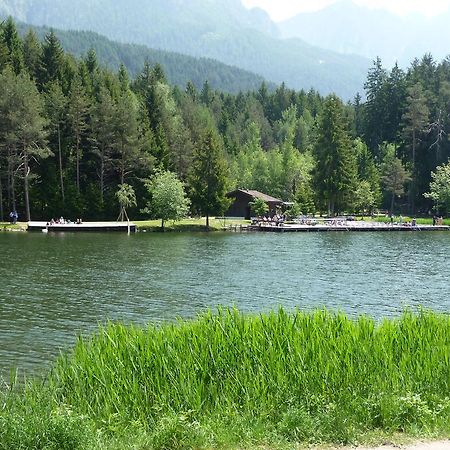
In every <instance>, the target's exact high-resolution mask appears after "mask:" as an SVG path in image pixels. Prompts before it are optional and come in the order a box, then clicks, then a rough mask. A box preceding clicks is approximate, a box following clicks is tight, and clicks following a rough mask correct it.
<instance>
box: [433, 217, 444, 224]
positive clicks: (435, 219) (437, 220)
mask: <svg viewBox="0 0 450 450" xmlns="http://www.w3.org/2000/svg"><path fill="white" fill-rule="evenodd" d="M443 223H444V218H443V217H442V216H441V217H437V216H433V226H436V225H442V224H443Z"/></svg>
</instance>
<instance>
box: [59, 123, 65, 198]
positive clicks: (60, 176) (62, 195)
mask: <svg viewBox="0 0 450 450" xmlns="http://www.w3.org/2000/svg"><path fill="white" fill-rule="evenodd" d="M58 156H59V181H60V185H61V198H62V203H63V207H64V204H65V202H66V199H65V197H66V196H65V193H64V174H63V166H62V150H61V128H60V125H59V123H58Z"/></svg>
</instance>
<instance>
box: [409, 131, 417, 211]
mask: <svg viewBox="0 0 450 450" xmlns="http://www.w3.org/2000/svg"><path fill="white" fill-rule="evenodd" d="M416 145H417V142H416V130H415V129H413V141H412V177H411V192H410V208H411V213H412V215H415V213H416Z"/></svg>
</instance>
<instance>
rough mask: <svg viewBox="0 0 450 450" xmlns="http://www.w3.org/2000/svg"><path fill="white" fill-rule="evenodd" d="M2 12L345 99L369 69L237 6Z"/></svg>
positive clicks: (202, 2)
mask: <svg viewBox="0 0 450 450" xmlns="http://www.w3.org/2000/svg"><path fill="white" fill-rule="evenodd" d="M0 14H4V15H6V14H11V15H13V16H14V17H16V18H17V19H19V20H22V21H24V22H27V23H32V24H34V25H47V26H51V27H56V28H62V29H76V30H90V31H95V32H97V33H100V34H103V35H105V36H107V37H108V38H110V39H114V40H118V41H120V42H127V43H138V44H144V45H147V46H150V47H152V48H159V49H164V50H170V51H176V52H179V53H185V54H188V55H191V56H196V57H200V56H201V57H208V58H213V59H217V60H219V61H221V62H223V63H225V64H229V65H234V66H237V67H240V68H243V69H245V70H248V71H251V72H255V73H258V74H260V75H262V76H264V77H265V78H266V79H268V80H270V81H273V82H276V83H281V82H283V81H285V82H286V83H287V85H288V86H290V87H292V88H296V89H300V88H303V89H306V90H307V89H310V88H311V87H314V88H316V89H317V90H319V91H320V92H321V93H323V94H326V93H329V92H336V93H337V94H339V95H341V96H342V97H344V98H346V99H348V98H351V97H353V96H354V94H355V92H356V91H358V90H360V89H361V87H362V85H363V82H364V79H365V77H366V74H367V69H368V67H369V66H370V61H368V60H367V59H365V58H363V57H359V56H355V55H341V54H339V53H336V52H334V51H330V50H323V49H320V48H317V47H315V46H313V45H310V44H307V43H306V42H304V41H302V40H300V39H297V38H296V39H286V40H284V39H280V38H279V32H278V29H277V26H276V25H275V24H274V22H272V21H271V20H270V18H269V16H268V15H267V14H266V13H265V12H263V11H262V10H260V9H252V10H248V9H246V8H245V7H244V6H243V5H242V3H241V0H0Z"/></svg>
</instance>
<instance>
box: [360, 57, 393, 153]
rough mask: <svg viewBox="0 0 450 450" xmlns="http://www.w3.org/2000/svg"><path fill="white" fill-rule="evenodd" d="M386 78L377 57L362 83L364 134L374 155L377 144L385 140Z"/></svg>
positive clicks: (376, 150)
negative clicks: (363, 93) (364, 100)
mask: <svg viewBox="0 0 450 450" xmlns="http://www.w3.org/2000/svg"><path fill="white" fill-rule="evenodd" d="M386 79H387V73H386V70H385V69H383V65H382V63H381V59H380V58H377V59H376V60H375V61H374V64H373V67H372V68H371V69H370V70H369V74H368V76H367V81H366V83H365V84H364V89H365V91H366V97H367V101H366V104H365V112H366V129H365V133H364V135H365V138H366V141H367V143H368V145H369V147H370V148H371V150H372V151H373V152H374V154H375V155H377V152H378V147H379V145H380V144H382V143H383V142H384V140H385V136H384V117H385V113H386V110H387V108H388V102H389V99H388V98H387V97H386V89H385V87H386V86H385V83H386Z"/></svg>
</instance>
